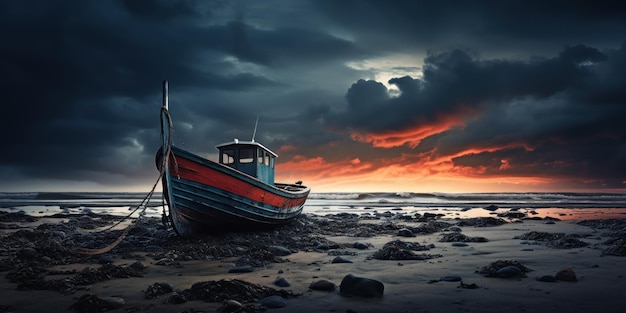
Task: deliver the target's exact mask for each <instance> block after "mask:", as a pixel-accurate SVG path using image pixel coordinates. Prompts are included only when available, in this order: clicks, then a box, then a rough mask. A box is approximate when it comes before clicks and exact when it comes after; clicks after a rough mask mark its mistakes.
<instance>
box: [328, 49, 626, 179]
mask: <svg viewBox="0 0 626 313" xmlns="http://www.w3.org/2000/svg"><path fill="white" fill-rule="evenodd" d="M625 47H626V46H622V47H621V48H620V49H617V50H610V51H605V52H601V51H599V50H597V49H594V48H592V47H588V46H584V45H576V46H571V47H566V48H565V49H564V50H562V51H561V52H560V53H559V54H558V55H557V56H554V57H552V58H546V59H538V58H535V59H530V60H527V61H518V60H506V59H481V58H478V57H475V56H472V55H470V54H468V53H466V52H463V51H460V50H454V51H451V52H445V53H438V54H430V55H429V56H428V57H427V58H426V59H425V60H424V70H423V76H422V78H420V79H413V78H410V77H402V78H394V79H392V80H390V81H389V83H390V84H394V85H396V86H397V87H398V88H399V89H400V91H401V94H400V95H399V96H398V97H391V96H389V95H388V93H387V90H386V88H385V87H384V85H382V84H380V83H378V82H374V81H363V80H361V81H358V82H357V83H355V84H354V85H353V86H352V87H351V88H350V89H349V90H348V92H347V94H346V99H347V101H348V103H349V106H348V109H347V111H346V112H343V113H341V114H339V115H337V116H335V117H334V118H333V119H332V121H334V122H335V123H336V125H337V126H338V125H340V124H342V125H344V126H345V127H347V128H348V129H353V130H357V131H360V132H365V133H378V134H390V136H391V135H393V133H394V132H399V131H402V130H407V129H412V128H419V127H420V126H421V125H420V124H421V123H425V124H433V123H435V124H436V123H437V122H438V121H440V120H443V118H442V117H445V116H447V115H458V114H461V115H463V114H464V113H463V112H465V111H468V110H467V108H468V107H469V108H470V110H469V112H473V113H470V114H466V115H464V117H463V118H464V119H465V123H463V125H458V127H453V128H451V129H448V130H446V131H444V132H442V133H438V134H435V135H432V136H429V137H427V138H425V139H424V140H422V141H421V143H420V144H419V145H417V147H415V149H414V150H415V151H416V152H428V151H431V153H432V154H431V157H433V158H434V157H438V156H445V155H455V154H458V153H461V152H463V151H466V150H470V149H477V150H479V151H480V150H482V149H488V148H497V149H498V150H497V151H495V152H482V153H478V154H466V155H464V156H460V157H456V158H454V159H453V161H454V163H455V164H456V165H458V166H470V167H474V168H479V167H482V168H485V169H486V172H485V173H483V175H485V176H488V175H515V176H525V175H526V176H533V175H535V176H542V175H544V176H551V177H568V176H572V177H588V178H589V179H597V180H602V181H603V183H604V184H606V185H610V184H612V185H611V186H612V187H615V186H622V185H623V181H624V179H625V178H626V166H625V165H624V164H626V162H625V161H626V128H624V127H623V126H622V125H623V120H624V119H625V118H626V106H625V105H624V103H625V100H626V73H625V72H623V71H621V70H619V69H620V68H624V60H625V57H626V49H625ZM520 146H524V147H526V148H524V149H522V148H519V147H520ZM516 147H517V148H516ZM502 160H507V161H506V162H508V163H507V165H510V168H502Z"/></svg>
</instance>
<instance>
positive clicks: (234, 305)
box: [220, 299, 243, 313]
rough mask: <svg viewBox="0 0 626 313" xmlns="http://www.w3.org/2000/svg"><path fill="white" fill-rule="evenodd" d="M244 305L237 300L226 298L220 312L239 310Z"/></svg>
mask: <svg viewBox="0 0 626 313" xmlns="http://www.w3.org/2000/svg"><path fill="white" fill-rule="evenodd" d="M242 307H243V304H241V302H239V301H237V300H232V299H231V300H226V301H225V302H224V305H222V309H221V310H220V312H227V313H229V312H237V311H238V310H240V309H241V308H242Z"/></svg>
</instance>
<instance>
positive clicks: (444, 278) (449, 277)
mask: <svg viewBox="0 0 626 313" xmlns="http://www.w3.org/2000/svg"><path fill="white" fill-rule="evenodd" d="M439 280H441V281H462V280H463V279H462V278H461V276H459V275H446V276H442V277H440V278H439Z"/></svg>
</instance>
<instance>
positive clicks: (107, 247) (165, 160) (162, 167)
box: [76, 107, 176, 255]
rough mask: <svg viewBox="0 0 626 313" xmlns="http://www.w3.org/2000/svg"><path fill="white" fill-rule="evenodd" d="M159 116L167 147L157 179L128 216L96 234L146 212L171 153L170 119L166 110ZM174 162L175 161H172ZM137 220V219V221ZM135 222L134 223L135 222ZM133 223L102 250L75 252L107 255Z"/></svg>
mask: <svg viewBox="0 0 626 313" xmlns="http://www.w3.org/2000/svg"><path fill="white" fill-rule="evenodd" d="M161 113H162V114H161V116H163V115H165V116H166V117H167V123H168V125H169V127H168V132H169V134H168V137H167V138H168V141H167V147H166V148H165V153H164V155H165V157H164V158H163V159H162V160H161V166H160V168H159V177H158V178H157V180H156V182H154V185H153V186H152V190H150V192H148V194H147V195H146V196H145V197H144V198H143V200H142V201H141V203H140V204H139V205H137V207H135V209H134V210H133V211H132V212H130V213H129V214H128V215H126V216H125V217H124V218H123V219H121V220H120V221H118V222H117V223H115V224H113V225H111V226H110V227H108V228H106V229H103V230H100V231H98V233H100V232H104V231H108V230H111V229H113V228H114V227H116V226H118V225H119V224H121V223H122V222H124V221H126V220H127V219H129V218H130V217H131V216H132V215H133V214H135V212H137V211H138V210H139V209H140V208H141V207H143V210H141V212H140V213H139V215H140V216H141V215H143V213H144V212H145V211H146V209H147V208H148V206H147V205H148V202H150V199H151V198H152V196H153V195H154V191H155V190H156V187H157V186H158V184H159V180H161V179H163V175H165V166H166V164H167V161H168V159H169V157H170V154H171V152H172V129H173V127H172V118H171V117H170V114H169V112H168V111H167V108H165V107H162V108H161ZM161 135H163V129H161ZM174 160H176V159H174ZM137 220H138V219H137ZM137 220H135V222H136V221H137ZM135 222H133V223H131V224H130V225H128V226H127V227H126V228H125V229H124V231H122V233H121V234H120V236H119V237H118V238H117V239H116V240H115V241H113V242H112V243H111V244H109V245H108V246H106V247H104V248H100V249H90V248H78V249H76V252H77V253H79V254H86V255H97V254H102V253H107V252H109V251H111V250H113V248H115V247H116V246H117V245H118V244H120V243H121V242H122V241H123V240H124V238H126V235H128V231H129V230H130V229H131V228H132V227H133V226H135V224H136V223H135Z"/></svg>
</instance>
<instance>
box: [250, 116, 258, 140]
mask: <svg viewBox="0 0 626 313" xmlns="http://www.w3.org/2000/svg"><path fill="white" fill-rule="evenodd" d="M257 126H259V115H257V116H256V122H255V123H254V132H252V142H254V136H256V128H257Z"/></svg>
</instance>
